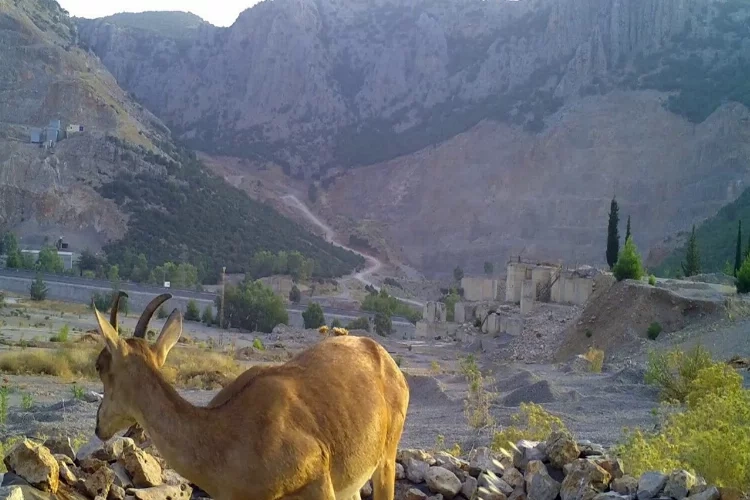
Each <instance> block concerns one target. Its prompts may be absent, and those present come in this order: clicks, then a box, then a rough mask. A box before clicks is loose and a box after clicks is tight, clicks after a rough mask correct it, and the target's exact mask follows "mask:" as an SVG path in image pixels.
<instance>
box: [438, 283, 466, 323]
mask: <svg viewBox="0 0 750 500" xmlns="http://www.w3.org/2000/svg"><path fill="white" fill-rule="evenodd" d="M459 300H461V297H459V296H458V293H456V290H455V289H453V288H451V291H450V293H449V294H448V295H446V296H444V297H443V298H442V299H440V302H442V303H443V304H445V313H446V314H445V316H446V320H448V321H453V320H454V318H455V309H456V302H458V301H459Z"/></svg>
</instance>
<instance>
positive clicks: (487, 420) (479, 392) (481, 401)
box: [459, 354, 494, 429]
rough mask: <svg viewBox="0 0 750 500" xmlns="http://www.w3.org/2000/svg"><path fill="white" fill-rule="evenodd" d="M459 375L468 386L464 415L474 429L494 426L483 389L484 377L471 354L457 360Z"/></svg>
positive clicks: (487, 398) (488, 399) (486, 395)
mask: <svg viewBox="0 0 750 500" xmlns="http://www.w3.org/2000/svg"><path fill="white" fill-rule="evenodd" d="M459 367H460V369H461V373H463V374H464V376H465V377H466V381H467V382H468V384H469V394H468V396H467V397H466V399H465V400H464V415H465V416H466V420H467V421H468V422H469V425H470V426H471V427H472V428H474V429H481V428H485V427H489V426H491V425H493V424H494V420H493V418H492V416H491V415H490V397H489V394H487V391H486V390H485V389H484V377H483V376H482V372H481V370H480V369H479V366H477V361H476V358H474V356H473V355H472V354H469V355H468V356H466V357H464V358H461V359H459Z"/></svg>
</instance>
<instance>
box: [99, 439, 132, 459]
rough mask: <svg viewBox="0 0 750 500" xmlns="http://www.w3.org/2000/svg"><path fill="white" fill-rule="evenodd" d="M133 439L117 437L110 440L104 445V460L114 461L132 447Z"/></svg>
mask: <svg viewBox="0 0 750 500" xmlns="http://www.w3.org/2000/svg"><path fill="white" fill-rule="evenodd" d="M135 447H136V446H135V441H133V440H132V439H130V438H126V437H118V438H116V439H114V440H113V441H110V442H108V443H107V444H106V446H105V447H104V451H105V453H106V460H107V461H108V462H115V461H117V460H119V459H120V458H121V457H122V455H123V454H124V453H125V452H126V451H127V450H130V449H134V448H135Z"/></svg>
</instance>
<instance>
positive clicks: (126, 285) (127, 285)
mask: <svg viewBox="0 0 750 500" xmlns="http://www.w3.org/2000/svg"><path fill="white" fill-rule="evenodd" d="M36 275H37V273H36V272H35V271H27V270H22V269H0V276H7V277H15V278H28V279H34V278H36ZM42 279H43V280H44V281H45V282H47V283H65V284H71V285H80V286H86V287H92V288H111V286H112V283H111V282H109V281H106V280H98V279H89V278H81V277H77V276H68V275H61V274H47V273H42ZM120 287H121V288H122V290H124V291H126V292H141V293H146V294H153V295H159V294H161V293H164V292H169V293H171V294H172V296H174V297H179V298H185V299H200V300H207V301H213V300H214V298H215V297H216V294H213V293H210V292H198V291H196V290H185V289H180V288H164V287H160V286H154V285H143V284H141V283H133V282H130V281H121V282H120ZM304 305H305V304H302V307H300V306H291V307H288V308H287V311H289V312H295V313H301V312H302V311H304V310H305V308H304ZM323 313H324V314H325V315H326V316H328V315H334V316H342V317H346V318H356V317H358V316H363V315H367V316H370V319H371V320H372V319H373V318H374V316H375V315H374V314H372V313H366V312H364V311H359V310H356V309H336V308H331V307H323ZM391 321H392V322H393V323H395V324H403V325H411V323H410V322H409V321H408V320H407V319H406V318H402V317H400V316H392V317H391Z"/></svg>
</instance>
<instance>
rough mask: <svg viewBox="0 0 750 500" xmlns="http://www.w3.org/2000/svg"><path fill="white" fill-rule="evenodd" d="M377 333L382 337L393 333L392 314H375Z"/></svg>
mask: <svg viewBox="0 0 750 500" xmlns="http://www.w3.org/2000/svg"><path fill="white" fill-rule="evenodd" d="M375 333H377V334H378V335H380V336H381V337H386V336H388V335H390V334H391V333H393V323H392V322H391V317H390V316H388V315H387V314H384V313H380V312H379V313H377V314H376V315H375Z"/></svg>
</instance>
